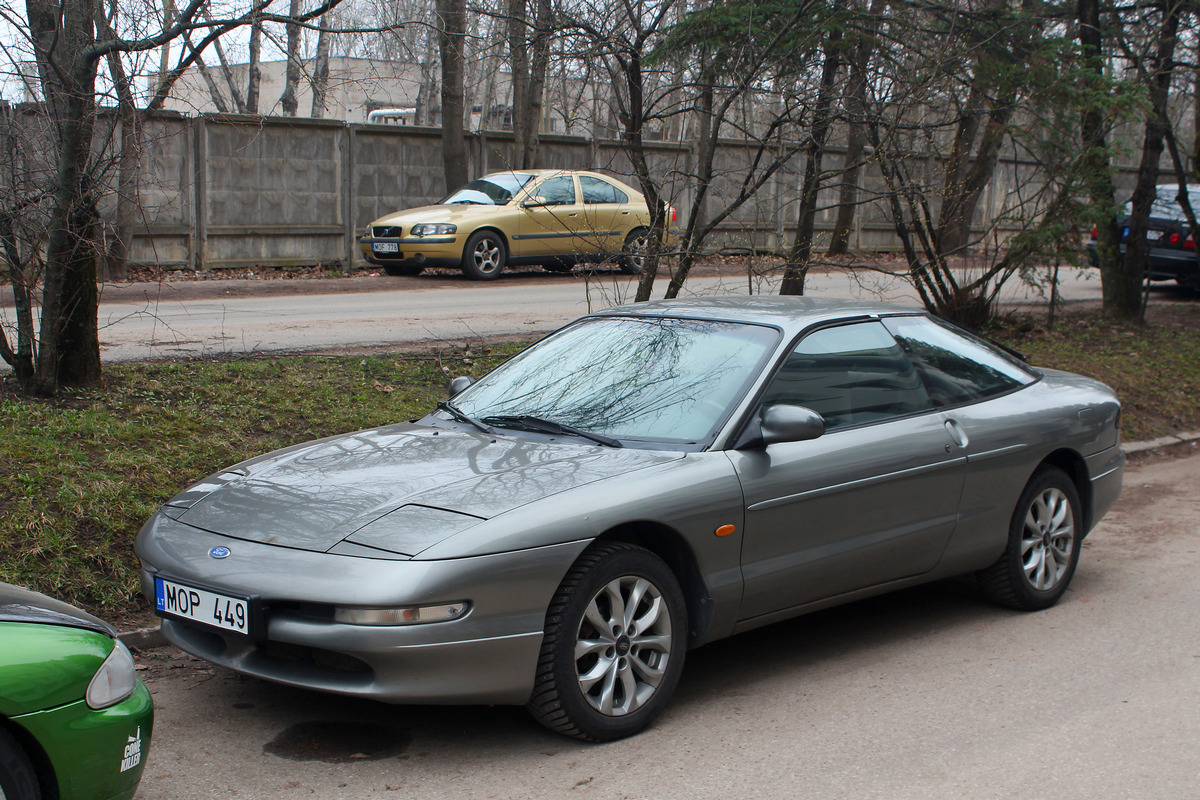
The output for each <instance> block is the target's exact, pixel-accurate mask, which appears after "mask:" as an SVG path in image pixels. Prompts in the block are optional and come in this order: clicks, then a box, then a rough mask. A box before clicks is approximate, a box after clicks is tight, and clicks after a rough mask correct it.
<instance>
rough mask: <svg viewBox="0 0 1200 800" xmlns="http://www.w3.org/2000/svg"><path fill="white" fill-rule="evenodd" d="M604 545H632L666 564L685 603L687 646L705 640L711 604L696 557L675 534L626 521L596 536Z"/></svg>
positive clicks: (658, 525)
mask: <svg viewBox="0 0 1200 800" xmlns="http://www.w3.org/2000/svg"><path fill="white" fill-rule="evenodd" d="M603 542H623V543H625V544H632V545H635V546H637V547H641V548H643V549H645V550H649V551H650V552H651V553H654V555H656V556H658V557H659V558H661V559H662V560H663V561H664V562H666V564H667V566H668V567H670V568H671V571H672V572H673V573H675V578H676V580H678V581H679V588H680V589H681V590H682V591H683V598H684V601H685V602H686V603H687V615H688V647H689V648H691V647H694V646H695V645H696V643H697V642H700V641H703V640H704V638H705V636H706V634H707V633H708V629H709V627H710V625H711V624H712V606H713V602H712V598H711V597H710V596H709V593H708V585H707V584H706V583H705V582H704V577H703V575H702V574H701V572H700V565H699V563H698V562H697V560H696V555H695V553H694V552H692V548H691V546H689V545H688V543H687V540H686V539H684V537H683V536H682V535H681V534H680V533H679V532H678V531H676V530H675V529H674V528H671V527H670V526H668V525H664V524H662V523H659V522H650V521H637V522H627V523H623V524H621V525H618V526H616V527H613V528H609V529H608V530H607V531H605V532H604V533H602V534H600V535H599V536H597V537H596V540H595V543H596V544H600V543H603Z"/></svg>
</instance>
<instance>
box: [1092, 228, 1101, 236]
mask: <svg viewBox="0 0 1200 800" xmlns="http://www.w3.org/2000/svg"><path fill="white" fill-rule="evenodd" d="M1092 238H1093V239H1099V238H1100V234H1099V232H1098V231H1097V230H1096V229H1095V228H1092Z"/></svg>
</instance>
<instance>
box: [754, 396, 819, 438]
mask: <svg viewBox="0 0 1200 800" xmlns="http://www.w3.org/2000/svg"><path fill="white" fill-rule="evenodd" d="M759 425H760V427H761V429H762V440H763V444H764V445H771V444H776V443H779V442H805V441H808V440H809V439H816V438H818V437H819V436H821V435H823V434H824V433H825V420H824V418H823V417H822V416H821V415H820V414H818V413H817V412H815V411H813V410H812V409H811V408H805V407H804V406H789V405H782V404H780V405H774V406H767V407H766V408H764V409H763V410H762V412H761V415H760V422H759Z"/></svg>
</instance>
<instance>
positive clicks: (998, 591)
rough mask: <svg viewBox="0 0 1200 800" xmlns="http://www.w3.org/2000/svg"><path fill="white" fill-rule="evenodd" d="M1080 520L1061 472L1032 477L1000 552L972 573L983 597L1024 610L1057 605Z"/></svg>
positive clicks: (1073, 560)
mask: <svg viewBox="0 0 1200 800" xmlns="http://www.w3.org/2000/svg"><path fill="white" fill-rule="evenodd" d="M1082 519H1083V516H1082V514H1081V513H1080V503H1079V493H1078V492H1077V491H1076V489H1075V484H1074V483H1072V482H1071V479H1070V477H1068V476H1067V474H1066V473H1065V472H1063V471H1062V470H1060V469H1057V468H1055V467H1044V468H1042V469H1040V470H1038V471H1037V472H1036V473H1034V476H1033V478H1032V479H1031V480H1030V481H1029V485H1028V486H1026V487H1025V491H1024V492H1023V493H1022V494H1021V499H1020V500H1019V501H1018V502H1017V507H1016V510H1015V511H1014V512H1013V518H1012V523H1011V524H1010V526H1009V535H1008V546H1007V547H1006V548H1005V550H1004V554H1003V555H1001V556H1000V559H999V560H998V561H997V562H996V563H995V564H993V565H992V566H990V567H988V568H987V569H985V570H982V571H980V572H979V573H978V575H979V581H980V585H981V586H982V587H983V591H984V593H985V594H986V595H987V596H988V597H989V598H990V599H991V600H992V601H994V602H996V603H999V604H1000V605H1003V606H1008V607H1009V608H1017V609H1021V610H1026V611H1035V610H1038V609H1042V608H1049V607H1050V606H1052V605H1054V604H1055V603H1056V602H1058V599H1059V598H1060V597H1062V595H1063V592H1065V591H1066V590H1067V585H1068V584H1069V583H1070V582H1071V578H1072V576H1073V575H1074V574H1075V566H1076V565H1077V564H1078V563H1079V544H1080V537H1081V536H1082V530H1081V529H1080V528H1079V525H1080V523H1081V521H1082Z"/></svg>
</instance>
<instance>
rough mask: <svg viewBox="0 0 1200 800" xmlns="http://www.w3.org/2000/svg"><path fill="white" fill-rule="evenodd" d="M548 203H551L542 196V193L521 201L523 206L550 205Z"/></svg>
mask: <svg viewBox="0 0 1200 800" xmlns="http://www.w3.org/2000/svg"><path fill="white" fill-rule="evenodd" d="M548 205H550V201H549V200H547V199H546V198H544V197H542V196H541V195H537V196H536V197H531V198H529V199H528V200H526V201H525V202H524V203H521V208H542V207H544V206H548Z"/></svg>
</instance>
